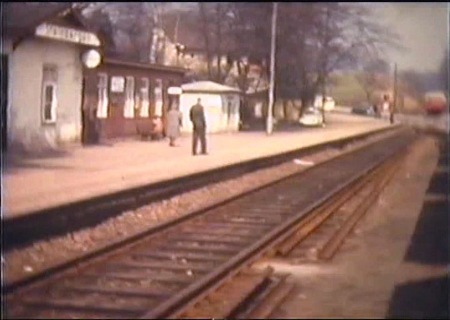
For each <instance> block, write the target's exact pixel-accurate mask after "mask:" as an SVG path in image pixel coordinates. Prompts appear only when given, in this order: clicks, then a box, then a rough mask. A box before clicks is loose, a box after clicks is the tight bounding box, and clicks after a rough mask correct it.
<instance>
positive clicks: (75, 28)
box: [2, 2, 101, 152]
mask: <svg viewBox="0 0 450 320" xmlns="http://www.w3.org/2000/svg"><path fill="white" fill-rule="evenodd" d="M2 17H5V22H4V27H3V28H4V29H3V30H2V35H3V39H2V40H3V43H4V45H3V46H2V84H3V86H2V148H3V150H6V149H7V148H16V149H21V150H25V151H30V152H36V151H43V150H47V149H55V148H57V147H58V146H59V145H60V144H64V143H71V142H76V141H80V138H81V127H82V121H81V105H82V81H83V65H82V56H83V54H84V53H85V52H88V51H89V50H93V49H97V48H99V47H100V46H101V43H100V40H99V38H98V37H97V35H96V34H95V33H93V32H91V31H90V30H88V29H87V28H86V27H85V26H83V25H82V23H81V22H80V21H79V20H78V19H77V17H76V16H75V14H74V13H73V11H72V10H71V7H70V4H68V3H51V4H44V3H20V2H18V3H12V2H9V3H5V4H4V6H3V12H2Z"/></svg>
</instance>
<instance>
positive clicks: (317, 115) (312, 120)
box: [299, 107, 325, 127]
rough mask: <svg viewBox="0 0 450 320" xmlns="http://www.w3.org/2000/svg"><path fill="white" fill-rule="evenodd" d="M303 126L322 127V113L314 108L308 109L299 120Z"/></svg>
mask: <svg viewBox="0 0 450 320" xmlns="http://www.w3.org/2000/svg"><path fill="white" fill-rule="evenodd" d="M299 123H300V124H301V125H304V126H322V127H323V126H324V125H325V124H324V122H323V114H322V111H321V110H319V109H318V108H316V107H309V108H308V109H306V110H305V112H304V113H303V115H302V116H301V117H300V119H299Z"/></svg>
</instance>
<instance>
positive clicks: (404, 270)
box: [261, 137, 450, 319]
mask: <svg viewBox="0 0 450 320" xmlns="http://www.w3.org/2000/svg"><path fill="white" fill-rule="evenodd" d="M445 151H446V153H447V154H448V149H446V150H445ZM448 174H449V167H448V156H447V157H445V153H441V156H440V157H439V148H438V144H437V142H436V140H435V139H434V138H431V137H424V138H422V139H421V140H419V141H418V142H417V143H416V144H414V145H413V147H412V148H411V152H410V154H409V155H408V157H407V158H406V159H405V162H404V164H403V167H402V170H400V171H398V172H397V173H396V176H395V177H394V179H393V180H392V181H391V183H390V184H389V185H388V186H387V188H386V189H385V190H384V192H383V193H382V194H381V196H380V198H379V199H378V202H377V204H376V206H375V207H373V208H372V209H371V210H370V211H369V212H368V213H367V214H366V216H365V217H364V218H363V219H362V220H361V221H360V222H359V224H358V225H357V227H356V229H355V231H354V233H353V234H352V235H350V237H349V238H348V239H347V240H346V242H345V243H344V245H343V246H342V248H341V249H340V252H338V254H337V255H336V256H335V258H334V260H333V261H331V262H327V263H325V262H319V263H310V264H305V263H301V262H296V261H294V260H292V259H291V260H284V261H283V260H271V261H267V262H262V263H261V264H262V266H264V265H266V264H269V265H271V266H273V267H274V268H275V270H276V271H279V272H288V273H290V274H291V281H293V282H294V283H295V289H294V290H293V291H292V293H291V295H290V296H289V297H288V299H286V301H285V302H284V303H283V304H282V305H281V307H280V308H279V309H278V310H277V311H276V312H275V313H274V314H273V315H272V317H273V318H415V319H423V318H447V319H448V318H449V300H450V299H449V297H450V296H449V281H448V274H449V243H450V238H449V220H448V219H449V209H448V205H449V204H448V191H449V187H448Z"/></svg>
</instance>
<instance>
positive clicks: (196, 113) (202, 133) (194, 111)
mask: <svg viewBox="0 0 450 320" xmlns="http://www.w3.org/2000/svg"><path fill="white" fill-rule="evenodd" d="M189 119H190V120H191V122H192V126H193V129H194V130H193V135H192V155H194V156H195V155H197V144H198V141H199V140H200V144H201V154H204V155H206V154H207V153H206V120H205V111H204V109H203V106H202V104H201V99H200V98H198V99H197V103H196V104H195V105H193V106H192V107H191V110H190V111H189Z"/></svg>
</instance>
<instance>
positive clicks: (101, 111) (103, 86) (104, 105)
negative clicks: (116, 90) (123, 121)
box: [97, 73, 108, 119]
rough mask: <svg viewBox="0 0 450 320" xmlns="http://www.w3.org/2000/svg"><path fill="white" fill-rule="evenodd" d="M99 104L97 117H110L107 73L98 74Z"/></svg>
mask: <svg viewBox="0 0 450 320" xmlns="http://www.w3.org/2000/svg"><path fill="white" fill-rule="evenodd" d="M97 87H98V105H97V118H103V119H104V118H107V117H108V75H107V74H106V73H99V74H98V86H97Z"/></svg>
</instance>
